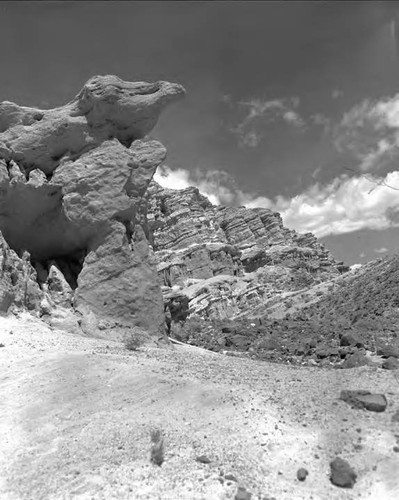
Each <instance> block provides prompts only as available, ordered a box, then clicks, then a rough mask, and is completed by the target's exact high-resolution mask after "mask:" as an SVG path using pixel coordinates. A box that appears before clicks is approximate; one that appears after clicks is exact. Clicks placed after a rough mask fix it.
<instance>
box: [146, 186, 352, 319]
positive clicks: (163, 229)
mask: <svg viewBox="0 0 399 500" xmlns="http://www.w3.org/2000/svg"><path fill="white" fill-rule="evenodd" d="M146 197H147V200H148V202H147V212H146V214H145V216H146V218H147V220H148V226H149V229H150V237H149V238H150V241H151V243H152V245H153V248H154V251H155V257H156V260H157V263H158V274H159V279H160V283H161V285H162V286H163V287H165V288H164V293H165V295H166V296H167V295H168V294H169V293H170V290H171V288H172V287H173V288H174V289H177V288H180V290H181V291H182V293H183V292H184V293H185V294H186V296H187V297H188V299H189V308H190V312H191V313H197V314H199V315H201V316H202V317H211V318H223V317H232V316H237V315H240V314H244V315H245V314H249V313H252V314H253V313H254V309H255V308H256V307H260V308H261V307H262V305H263V304H265V303H266V302H267V301H268V300H273V299H274V298H275V297H276V293H277V294H278V293H283V292H287V291H294V290H298V289H301V288H304V287H306V286H309V285H311V284H315V283H320V282H323V281H325V280H327V279H330V278H332V277H334V276H335V277H336V276H339V275H340V273H341V272H343V271H345V270H347V268H346V267H345V266H343V264H342V263H339V262H336V261H335V260H334V259H333V257H332V256H331V255H330V253H329V252H328V250H326V249H325V248H324V247H323V245H321V244H319V243H318V241H317V239H316V238H315V237H314V236H313V235H312V234H311V233H308V234H298V233H296V232H295V231H291V230H289V229H287V228H285V227H284V226H283V223H282V220H281V217H280V214H278V213H277V212H273V211H271V210H269V209H261V208H258V209H246V208H244V207H238V208H234V207H222V206H213V205H212V204H211V203H210V201H209V200H208V199H207V198H206V197H205V196H202V195H201V194H200V193H199V191H198V189H196V188H194V187H190V188H187V189H184V190H179V191H178V190H173V189H164V188H162V187H160V186H159V185H158V184H157V183H155V182H154V181H152V182H151V184H150V187H149V189H148V192H147V194H146Z"/></svg>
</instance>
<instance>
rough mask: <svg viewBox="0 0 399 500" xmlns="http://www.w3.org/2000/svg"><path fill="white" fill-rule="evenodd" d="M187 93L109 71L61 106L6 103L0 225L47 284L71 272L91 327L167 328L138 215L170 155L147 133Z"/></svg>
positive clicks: (0, 124) (0, 122)
mask: <svg viewBox="0 0 399 500" xmlns="http://www.w3.org/2000/svg"><path fill="white" fill-rule="evenodd" d="M183 94H184V89H183V88H182V87H181V86H180V85H177V84H170V83H167V82H156V83H151V84H150V83H144V82H136V83H130V82H124V81H123V80H120V79H119V78H117V77H115V76H110V75H108V76H97V77H93V78H91V79H90V80H89V81H88V82H87V83H86V84H85V85H84V87H83V89H82V90H81V91H80V92H79V93H78V95H77V96H76V97H75V98H74V99H73V100H72V101H71V102H69V103H68V104H66V105H65V106H61V107H59V108H55V109H50V110H40V109H36V108H27V107H23V106H19V105H17V104H14V103H11V102H7V101H6V102H3V103H1V104H0V231H1V232H2V234H3V236H4V238H5V241H6V242H7V243H8V245H9V246H10V247H11V249H12V250H13V251H15V252H16V253H17V254H18V255H20V256H22V255H23V254H24V252H25V253H26V252H27V253H28V254H30V259H31V261H32V264H33V265H34V267H35V268H36V270H37V273H38V281H39V283H40V285H41V286H42V288H43V287H45V286H47V285H46V283H48V279H49V275H51V274H54V272H56V273H57V272H58V273H59V274H60V275H61V276H62V277H63V279H64V281H65V283H66V285H67V287H69V288H70V292H71V293H69V292H68V294H69V296H70V297H71V300H70V301H69V302H70V304H69V305H72V306H73V307H74V309H75V311H78V312H79V313H80V314H81V315H82V320H81V324H82V327H83V329H84V330H85V331H86V332H90V333H94V334H98V333H100V331H103V330H106V331H107V332H108V331H109V330H110V329H113V331H114V332H115V333H116V332H117V331H121V332H123V330H124V329H129V328H130V327H131V326H133V325H136V326H140V327H142V328H145V329H146V330H147V331H149V332H150V333H153V334H155V335H157V334H158V335H160V334H163V326H164V315H163V302H162V295H161V292H160V287H159V285H158V283H157V278H156V270H155V265H154V259H153V255H152V252H151V249H150V248H149V246H148V242H147V240H146V238H145V235H144V231H146V230H147V229H146V228H143V227H142V225H141V223H140V221H139V220H138V218H137V217H136V214H137V213H138V211H139V207H140V205H141V203H142V201H143V196H144V193H145V191H146V189H147V186H148V184H149V182H150V181H151V179H152V176H153V175H154V173H155V171H156V168H157V167H158V165H160V164H161V163H162V161H163V160H164V158H165V155H166V150H165V148H164V147H163V146H162V145H161V144H160V143H158V142H156V141H145V140H143V138H144V137H145V135H146V134H147V133H148V132H149V131H150V130H151V129H152V127H153V126H154V125H155V123H156V122H157V119H158V117H159V114H160V112H161V111H162V109H163V108H164V107H165V106H166V105H167V104H169V103H170V102H173V101H174V100H176V99H178V98H180V97H181V96H182V95H183ZM24 255H25V254H24ZM28 260H29V256H28Z"/></svg>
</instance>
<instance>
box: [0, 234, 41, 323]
mask: <svg viewBox="0 0 399 500" xmlns="http://www.w3.org/2000/svg"><path fill="white" fill-rule="evenodd" d="M42 298H43V294H42V292H41V290H40V288H39V285H38V283H37V280H36V272H35V270H34V269H33V267H32V266H31V264H30V260H29V254H28V253H27V252H24V253H23V254H22V257H21V258H20V257H18V255H17V254H16V253H15V252H14V251H13V250H11V249H10V247H9V246H8V244H7V242H6V241H5V239H4V237H3V235H2V234H1V233H0V314H5V313H7V312H8V311H9V310H10V309H11V310H12V309H27V310H28V311H34V310H37V309H38V308H39V304H40V301H41V299H42Z"/></svg>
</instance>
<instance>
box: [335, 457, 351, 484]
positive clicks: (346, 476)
mask: <svg viewBox="0 0 399 500" xmlns="http://www.w3.org/2000/svg"><path fill="white" fill-rule="evenodd" d="M330 469H331V474H330V481H331V482H332V484H334V485H335V486H339V487H340V488H353V486H354V484H355V482H356V477H357V474H356V472H355V471H354V470H353V469H352V467H351V466H350V465H349V463H348V462H347V461H346V460H343V459H342V458H339V457H337V458H335V459H334V460H333V461H332V462H330Z"/></svg>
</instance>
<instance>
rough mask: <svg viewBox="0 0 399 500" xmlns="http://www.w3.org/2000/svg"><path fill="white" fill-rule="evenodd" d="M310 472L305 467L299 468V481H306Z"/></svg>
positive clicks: (297, 474) (297, 475)
mask: <svg viewBox="0 0 399 500" xmlns="http://www.w3.org/2000/svg"><path fill="white" fill-rule="evenodd" d="M308 474H309V472H308V471H307V470H306V469H305V468H304V467H301V468H300V469H298V470H297V473H296V477H297V479H298V481H305V479H306V477H307V476H308Z"/></svg>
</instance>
